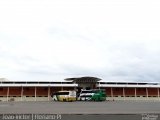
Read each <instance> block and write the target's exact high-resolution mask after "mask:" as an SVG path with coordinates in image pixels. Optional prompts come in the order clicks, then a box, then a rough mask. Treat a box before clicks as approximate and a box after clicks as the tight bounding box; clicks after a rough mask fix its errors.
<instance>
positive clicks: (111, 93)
mask: <svg viewBox="0 0 160 120" xmlns="http://www.w3.org/2000/svg"><path fill="white" fill-rule="evenodd" d="M111 97H113V89H112V87H111Z"/></svg>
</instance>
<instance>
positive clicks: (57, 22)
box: [0, 0, 160, 81]
mask: <svg viewBox="0 0 160 120" xmlns="http://www.w3.org/2000/svg"><path fill="white" fill-rule="evenodd" d="M159 5H160V2H159V1H152V2H151V1H144V0H129V1H128V0H123V1H121V2H120V1H118V0H108V1H105V0H92V1H91V0H87V1H86V0H85V1H83V0H82V1H73V0H69V1H64V0H59V1H52V0H48V1H46V0H28V1H25V0H24V1H23V0H15V1H10V0H5V1H0V16H1V19H0V58H1V59H0V73H1V75H0V76H2V77H7V78H9V79H11V80H55V79H56V80H58V79H63V78H65V77H72V76H74V77H76V76H83V75H87V76H88V75H91V76H98V77H100V78H102V79H104V80H128V81H129V80H131V81H132V80H133V81H139V80H142V81H159V80H160V76H159V74H158V73H159V71H160V69H159V66H160V63H159V60H160V57H159V56H158V55H159V53H160V47H159V45H160V41H159V40H160V34H159V33H160V22H159V21H160V17H159V15H158V14H159V11H160V8H159Z"/></svg>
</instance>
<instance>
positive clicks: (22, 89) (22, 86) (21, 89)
mask: <svg viewBox="0 0 160 120" xmlns="http://www.w3.org/2000/svg"><path fill="white" fill-rule="evenodd" d="M21 101H23V86H22V88H21Z"/></svg>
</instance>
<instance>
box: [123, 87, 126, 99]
mask: <svg viewBox="0 0 160 120" xmlns="http://www.w3.org/2000/svg"><path fill="white" fill-rule="evenodd" d="M123 97H124V99H125V97H126V95H125V90H124V88H123Z"/></svg>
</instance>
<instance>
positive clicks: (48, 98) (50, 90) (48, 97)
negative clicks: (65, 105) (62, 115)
mask: <svg viewBox="0 0 160 120" xmlns="http://www.w3.org/2000/svg"><path fill="white" fill-rule="evenodd" d="M50 91H51V90H50V87H48V101H49V100H50V95H51V94H50V93H51V92H50Z"/></svg>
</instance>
